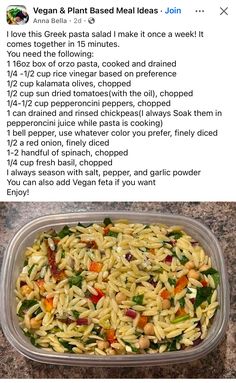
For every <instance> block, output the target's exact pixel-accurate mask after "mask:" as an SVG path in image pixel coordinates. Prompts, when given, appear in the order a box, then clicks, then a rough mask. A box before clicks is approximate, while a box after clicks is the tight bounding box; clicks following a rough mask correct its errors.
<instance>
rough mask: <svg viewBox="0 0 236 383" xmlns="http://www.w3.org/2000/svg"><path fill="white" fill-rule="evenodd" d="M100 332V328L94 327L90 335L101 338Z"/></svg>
mask: <svg viewBox="0 0 236 383" xmlns="http://www.w3.org/2000/svg"><path fill="white" fill-rule="evenodd" d="M101 330H102V327H100V326H94V328H93V330H92V334H95V335H98V336H101V337H103V335H102V334H101Z"/></svg>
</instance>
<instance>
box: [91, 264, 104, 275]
mask: <svg viewBox="0 0 236 383" xmlns="http://www.w3.org/2000/svg"><path fill="white" fill-rule="evenodd" d="M101 270H102V263H100V262H91V263H90V266H89V271H94V272H95V273H99V272H100V271H101Z"/></svg>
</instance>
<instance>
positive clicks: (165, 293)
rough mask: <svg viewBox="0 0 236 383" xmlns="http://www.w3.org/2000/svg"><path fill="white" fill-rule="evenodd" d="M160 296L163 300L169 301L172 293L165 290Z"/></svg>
mask: <svg viewBox="0 0 236 383" xmlns="http://www.w3.org/2000/svg"><path fill="white" fill-rule="evenodd" d="M160 296H161V297H162V298H163V299H169V298H170V293H169V291H168V290H166V289H165V290H163V291H162V292H161V294H160Z"/></svg>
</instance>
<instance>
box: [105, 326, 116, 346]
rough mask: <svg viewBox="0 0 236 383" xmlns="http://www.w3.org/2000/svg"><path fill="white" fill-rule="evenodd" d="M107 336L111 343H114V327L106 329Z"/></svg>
mask: <svg viewBox="0 0 236 383" xmlns="http://www.w3.org/2000/svg"><path fill="white" fill-rule="evenodd" d="M106 338H107V341H108V342H109V343H113V342H114V341H115V340H116V332H115V330H114V329H113V328H110V329H109V330H106Z"/></svg>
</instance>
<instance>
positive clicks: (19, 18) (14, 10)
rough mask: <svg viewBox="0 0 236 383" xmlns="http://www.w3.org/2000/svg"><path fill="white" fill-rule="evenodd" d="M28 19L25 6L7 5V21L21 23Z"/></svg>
mask: <svg viewBox="0 0 236 383" xmlns="http://www.w3.org/2000/svg"><path fill="white" fill-rule="evenodd" d="M28 21H29V15H28V13H27V10H26V7H24V6H23V5H9V6H8V7H7V23H8V24H11V25H22V24H26V23H28Z"/></svg>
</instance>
